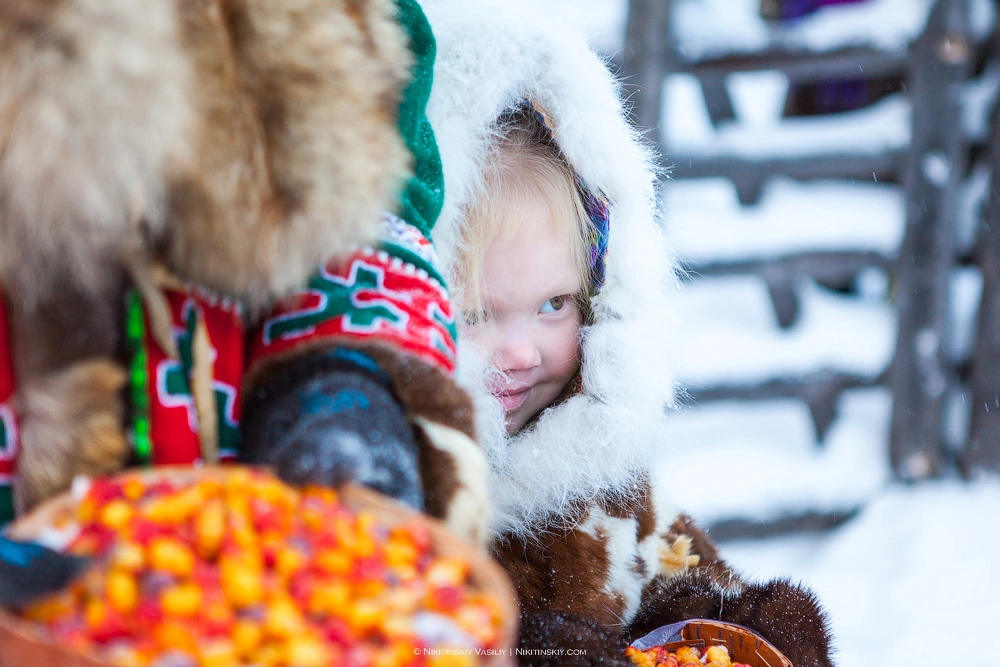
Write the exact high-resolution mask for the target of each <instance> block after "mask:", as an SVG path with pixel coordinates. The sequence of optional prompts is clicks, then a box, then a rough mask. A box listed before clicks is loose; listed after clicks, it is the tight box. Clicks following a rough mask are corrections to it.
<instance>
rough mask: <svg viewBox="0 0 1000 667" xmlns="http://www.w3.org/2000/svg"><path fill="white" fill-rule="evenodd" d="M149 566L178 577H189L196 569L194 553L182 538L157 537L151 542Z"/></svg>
mask: <svg viewBox="0 0 1000 667" xmlns="http://www.w3.org/2000/svg"><path fill="white" fill-rule="evenodd" d="M149 567H150V568H152V569H154V570H162V571H163V572H169V573H170V574H173V575H176V576H178V577H188V576H191V572H192V571H193V570H194V554H193V553H191V549H190V548H188V546H187V545H185V544H184V543H183V542H181V541H180V540H176V539H174V538H171V537H156V538H154V539H153V540H152V541H151V542H150V544H149Z"/></svg>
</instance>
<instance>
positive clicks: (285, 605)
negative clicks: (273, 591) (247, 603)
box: [264, 598, 305, 638]
mask: <svg viewBox="0 0 1000 667" xmlns="http://www.w3.org/2000/svg"><path fill="white" fill-rule="evenodd" d="M264 628H265V630H267V633H268V634H269V635H271V636H273V637H281V638H288V637H291V636H292V635H296V634H299V633H301V632H302V631H303V630H304V629H305V621H304V620H303V618H302V614H301V613H300V612H299V608H298V607H297V606H296V605H295V603H294V602H292V601H291V600H290V599H287V598H279V599H277V600H275V601H274V602H273V603H272V604H271V606H270V607H268V609H267V618H266V620H265V621H264Z"/></svg>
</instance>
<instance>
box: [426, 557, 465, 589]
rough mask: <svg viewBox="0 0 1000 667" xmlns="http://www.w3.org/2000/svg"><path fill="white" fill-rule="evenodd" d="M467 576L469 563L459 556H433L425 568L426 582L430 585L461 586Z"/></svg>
mask: <svg viewBox="0 0 1000 667" xmlns="http://www.w3.org/2000/svg"><path fill="white" fill-rule="evenodd" d="M468 576H469V565H468V563H466V562H465V561H464V560H461V559H459V558H447V557H443V558H435V559H434V562H432V563H431V565H430V567H428V568H427V575H426V578H427V583H428V584H430V585H432V586H461V585H462V584H464V583H465V580H466V579H467V578H468Z"/></svg>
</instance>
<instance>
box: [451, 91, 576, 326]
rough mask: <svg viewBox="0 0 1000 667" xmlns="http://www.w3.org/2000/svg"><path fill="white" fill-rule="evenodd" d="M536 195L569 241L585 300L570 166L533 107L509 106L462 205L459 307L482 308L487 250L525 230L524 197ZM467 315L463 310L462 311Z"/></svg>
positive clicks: (476, 310) (531, 198)
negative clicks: (474, 192)
mask: <svg viewBox="0 0 1000 667" xmlns="http://www.w3.org/2000/svg"><path fill="white" fill-rule="evenodd" d="M532 201H541V202H542V203H543V204H544V206H545V208H546V209H547V212H548V213H549V217H550V219H551V220H552V221H553V222H554V224H555V225H556V230H557V234H558V235H559V236H561V237H562V238H563V240H564V241H565V242H566V243H568V244H569V245H570V252H571V253H572V254H571V257H572V262H573V266H574V267H575V269H576V272H577V275H578V276H579V278H580V294H578V295H576V296H577V298H579V299H583V300H585V298H586V293H587V289H588V288H589V282H590V267H589V262H588V258H589V249H590V231H589V230H590V222H589V217H588V215H587V211H586V208H585V207H584V204H583V198H582V196H581V194H580V190H579V187H578V186H577V182H576V175H575V173H574V172H573V169H572V167H570V165H569V163H568V162H567V161H566V158H565V157H563V155H562V153H561V152H560V151H559V147H558V146H557V145H556V144H555V142H554V141H553V140H552V138H551V135H550V134H549V131H548V129H547V128H546V127H545V126H544V124H543V123H542V122H541V120H539V119H538V117H537V114H536V113H535V111H534V110H533V109H531V108H530V107H529V108H525V109H520V110H518V111H515V112H512V113H511V114H509V115H507V116H505V118H503V119H502V120H501V121H500V122H499V126H498V131H497V139H496V141H495V142H494V143H493V145H492V146H491V148H490V151H489V154H488V155H487V159H486V166H485V169H484V171H483V182H482V187H481V189H480V191H479V193H478V196H477V197H476V199H475V200H474V201H473V202H472V203H471V204H470V205H468V206H467V207H466V209H465V222H466V224H465V225H463V226H462V230H461V232H460V234H461V243H460V246H459V252H458V266H457V278H458V283H459V285H458V287H459V289H458V296H459V302H460V303H461V305H462V307H463V309H464V311H465V312H466V313H467V314H469V315H472V316H473V318H474V319H478V316H479V314H480V313H482V312H483V301H482V277H483V266H484V263H485V257H486V253H487V252H488V251H489V250H490V248H491V247H493V246H494V245H502V244H504V243H507V242H510V241H512V240H513V239H515V238H517V237H518V236H520V235H521V234H522V233H524V232H526V231H529V230H528V229H527V228H528V226H529V224H530V221H529V220H528V216H527V215H524V212H525V208H526V207H527V206H529V205H530V204H529V202H532ZM467 319H468V316H467Z"/></svg>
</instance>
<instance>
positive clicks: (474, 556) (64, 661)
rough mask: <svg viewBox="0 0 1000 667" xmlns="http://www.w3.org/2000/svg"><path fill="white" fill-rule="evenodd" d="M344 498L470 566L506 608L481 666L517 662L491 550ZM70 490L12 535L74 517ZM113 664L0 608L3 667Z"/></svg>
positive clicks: (437, 526) (387, 506)
mask: <svg viewBox="0 0 1000 667" xmlns="http://www.w3.org/2000/svg"><path fill="white" fill-rule="evenodd" d="M209 470H212V468H211V467H206V468H191V467H188V466H162V467H158V468H151V469H148V470H143V471H129V472H126V473H123V475H128V476H134V475H137V474H138V475H139V476H140V477H141V478H142V479H143V481H145V482H147V483H149V482H155V481H158V480H164V479H166V480H169V481H172V482H178V483H184V482H192V481H195V480H196V479H197V478H198V477H199V476H201V475H202V474H204V473H205V471H209ZM339 493H340V498H341V500H342V501H343V502H344V503H345V504H346V505H347V506H348V507H350V508H351V509H353V510H354V511H355V512H359V511H368V512H372V513H373V514H374V515H375V516H376V517H378V520H379V522H381V523H382V525H386V526H390V527H391V526H396V525H399V524H402V523H413V522H418V523H421V524H423V525H425V526H426V527H427V528H428V530H429V531H430V534H431V539H432V543H433V550H434V553H436V554H447V555H448V556H453V557H458V558H461V559H462V560H464V561H465V562H467V563H468V564H469V573H470V577H469V578H470V581H471V585H472V586H473V587H474V588H476V589H478V590H481V591H485V592H487V593H489V594H490V595H491V596H493V598H494V599H495V600H496V601H497V602H498V603H499V605H500V608H501V609H502V610H503V614H504V619H503V625H502V626H501V628H500V641H499V643H498V646H497V647H496V648H497V649H501V650H498V651H496V653H502V655H491V656H485V657H483V658H481V659H480V664H482V665H488V666H490V667H509V666H511V665H514V664H516V663H515V661H514V659H513V657H512V654H513V651H512V647H514V646H516V645H517V620H518V606H517V598H516V597H515V594H514V589H513V587H512V586H511V583H510V580H509V579H508V578H507V574H506V573H505V572H504V571H503V568H501V567H500V566H499V565H498V564H497V563H496V562H495V561H494V560H493V559H492V558H490V557H489V556H488V555H487V554H486V553H484V552H483V551H481V550H479V549H477V548H476V547H474V546H473V545H471V544H469V543H468V542H466V541H464V540H461V539H459V538H458V537H456V536H455V535H453V534H452V533H451V532H450V531H449V530H448V529H447V528H445V526H444V524H443V523H441V522H440V521H438V520H436V519H433V518H431V517H428V516H426V515H423V514H420V513H419V512H416V511H414V510H413V509H411V508H410V507H408V506H406V505H404V504H402V503H400V502H398V501H396V500H393V499H391V498H388V497H386V496H383V495H382V494H380V493H377V492H375V491H372V490H370V489H368V488H365V487H361V486H356V485H347V486H344V487H342V488H341V489H339ZM73 510H74V503H73V500H72V498H71V496H70V494H69V493H68V492H67V493H64V494H61V495H58V496H55V497H53V498H51V499H49V500H47V501H46V502H44V503H42V504H41V505H39V506H38V507H37V508H36V509H35V510H34V511H32V512H31V513H30V514H28V515H27V516H25V517H23V518H21V519H19V520H17V521H16V522H15V523H14V524H13V525H11V527H10V529H9V531H8V535H9V536H10V537H11V538H13V539H18V540H33V539H35V538H36V537H37V536H38V535H39V534H41V531H42V530H43V529H45V528H46V527H49V526H53V525H58V524H59V523H60V522H61V521H62V520H64V519H69V518H70V517H72V515H73ZM28 666H30V667H109V666H108V663H105V662H100V661H97V660H94V659H92V658H88V657H86V656H83V655H80V654H77V653H74V652H72V651H70V650H68V649H66V648H63V647H61V646H59V645H57V644H54V643H53V642H51V641H50V640H49V639H47V638H46V637H45V635H44V633H43V631H42V630H41V628H39V627H38V625H37V624H36V623H33V622H31V621H27V620H24V619H21V618H19V617H16V616H14V615H13V614H11V613H9V612H7V611H6V610H4V609H3V608H0V667H28Z"/></svg>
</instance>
